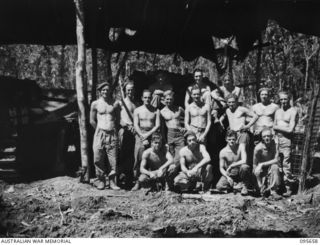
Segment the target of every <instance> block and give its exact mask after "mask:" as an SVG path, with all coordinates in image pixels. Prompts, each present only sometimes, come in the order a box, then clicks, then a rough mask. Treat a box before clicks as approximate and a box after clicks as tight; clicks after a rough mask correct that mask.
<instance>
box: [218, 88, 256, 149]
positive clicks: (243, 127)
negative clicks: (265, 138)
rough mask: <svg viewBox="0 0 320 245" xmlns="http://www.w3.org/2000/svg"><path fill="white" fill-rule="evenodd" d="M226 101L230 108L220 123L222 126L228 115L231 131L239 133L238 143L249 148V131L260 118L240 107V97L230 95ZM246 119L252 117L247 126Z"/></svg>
mask: <svg viewBox="0 0 320 245" xmlns="http://www.w3.org/2000/svg"><path fill="white" fill-rule="evenodd" d="M226 100H227V104H228V107H229V108H228V109H227V110H226V114H224V115H222V116H221V118H220V122H221V124H222V122H223V120H224V117H225V115H227V117H228V121H229V127H230V129H231V130H233V131H235V132H237V133H238V140H237V143H239V144H245V145H246V147H247V146H248V144H249V142H250V136H249V133H248V131H249V129H250V127H251V126H252V125H253V124H254V123H255V122H256V120H257V119H258V116H257V115H256V114H255V113H253V112H251V111H250V110H249V109H248V108H246V107H244V106H239V105H238V97H237V96H236V95H234V94H229V95H228V97H227V98H226ZM246 117H251V120H250V122H249V123H248V124H246Z"/></svg>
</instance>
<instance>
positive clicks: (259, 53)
mask: <svg viewBox="0 0 320 245" xmlns="http://www.w3.org/2000/svg"><path fill="white" fill-rule="evenodd" d="M258 45H259V47H258V51H257V66H256V96H257V98H256V99H257V101H259V89H260V80H261V51H262V46H261V38H260V39H259V44H258Z"/></svg>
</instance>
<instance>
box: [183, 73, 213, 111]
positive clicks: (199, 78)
mask: <svg viewBox="0 0 320 245" xmlns="http://www.w3.org/2000/svg"><path fill="white" fill-rule="evenodd" d="M193 78H194V83H193V84H192V85H191V86H189V87H188V88H187V91H186V96H185V100H184V105H185V109H187V108H188V107H189V105H190V104H191V101H190V99H192V88H193V87H194V86H198V88H199V89H200V96H201V97H200V100H201V101H202V102H204V103H205V104H208V105H209V106H210V105H211V96H210V92H211V89H210V87H209V86H208V85H206V84H205V83H204V82H203V72H202V70H201V69H199V68H197V69H195V70H194V72H193Z"/></svg>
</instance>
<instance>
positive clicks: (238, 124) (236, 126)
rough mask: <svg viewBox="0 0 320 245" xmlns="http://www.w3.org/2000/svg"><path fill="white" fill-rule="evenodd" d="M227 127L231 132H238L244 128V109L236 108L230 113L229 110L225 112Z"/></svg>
mask: <svg viewBox="0 0 320 245" xmlns="http://www.w3.org/2000/svg"><path fill="white" fill-rule="evenodd" d="M226 113H227V116H228V121H229V126H230V129H231V130H234V131H239V130H240V128H242V127H243V126H245V122H246V112H245V109H244V107H242V106H238V107H237V109H236V110H235V111H234V112H232V111H231V110H230V109H229V108H228V109H227V110H226Z"/></svg>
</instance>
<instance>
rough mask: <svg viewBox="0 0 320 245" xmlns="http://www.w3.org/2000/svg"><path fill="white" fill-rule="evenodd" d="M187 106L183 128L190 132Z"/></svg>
mask: <svg viewBox="0 0 320 245" xmlns="http://www.w3.org/2000/svg"><path fill="white" fill-rule="evenodd" d="M189 113H190V112H189V106H188V107H186V112H185V114H184V127H185V128H186V129H187V130H190V125H189V120H190V114H189Z"/></svg>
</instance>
